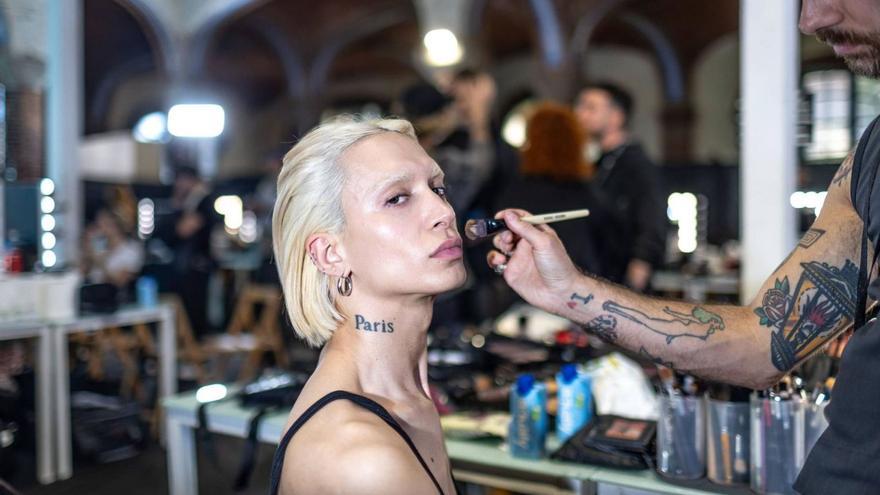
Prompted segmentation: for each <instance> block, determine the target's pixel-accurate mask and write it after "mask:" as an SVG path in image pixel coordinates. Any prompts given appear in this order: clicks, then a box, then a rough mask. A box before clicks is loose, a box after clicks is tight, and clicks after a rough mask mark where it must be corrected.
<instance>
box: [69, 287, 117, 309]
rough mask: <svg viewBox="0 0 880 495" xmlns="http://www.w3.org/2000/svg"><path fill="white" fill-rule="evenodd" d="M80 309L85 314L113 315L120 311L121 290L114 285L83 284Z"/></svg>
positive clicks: (80, 291)
mask: <svg viewBox="0 0 880 495" xmlns="http://www.w3.org/2000/svg"><path fill="white" fill-rule="evenodd" d="M79 309H80V311H82V312H84V313H112V312H114V311H116V310H117V309H119V289H117V288H116V286H115V285H113V284H83V286H82V287H80V288H79Z"/></svg>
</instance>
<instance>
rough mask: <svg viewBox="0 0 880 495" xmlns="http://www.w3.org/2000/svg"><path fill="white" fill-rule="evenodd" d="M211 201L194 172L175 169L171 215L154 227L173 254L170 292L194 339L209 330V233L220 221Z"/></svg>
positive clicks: (211, 263) (183, 167)
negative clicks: (183, 312) (179, 304)
mask: <svg viewBox="0 0 880 495" xmlns="http://www.w3.org/2000/svg"><path fill="white" fill-rule="evenodd" d="M213 199H214V198H213V197H212V195H211V192H210V189H209V188H208V186H207V185H206V184H205V183H204V182H203V181H202V180H201V178H200V177H199V174H198V171H197V170H196V169H195V168H193V167H190V166H188V165H180V166H178V167H176V168H175V175H174V189H173V192H172V196H171V209H172V212H171V214H170V215H167V216H166V218H164V219H162V221H161V222H159V223H158V224H157V226H156V234H155V236H156V237H158V238H160V239H161V240H162V241H164V242H165V244H166V245H167V246H168V247H169V248H170V249H171V251H172V252H173V253H174V261H173V266H172V273H173V277H172V279H171V287H170V290H171V291H172V292H175V293H177V294H178V295H179V296H180V298H181V300H182V301H183V305H184V307H185V308H186V312H187V316H188V317H189V320H190V325H191V326H192V329H193V331H194V332H195V333H196V335H197V336H201V335H204V334H205V333H209V330H210V329H209V326H210V325H209V323H208V316H207V314H208V313H207V305H208V281H209V279H210V276H211V272H212V271H213V270H214V268H215V267H216V263H215V260H214V257H213V256H212V254H211V232H212V231H213V229H214V227H215V226H216V224H217V222H218V220H219V218H218V216H217V214H216V212H215V211H214V204H213V203H214V201H213Z"/></svg>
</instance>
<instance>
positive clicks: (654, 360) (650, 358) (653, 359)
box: [639, 347, 675, 368]
mask: <svg viewBox="0 0 880 495" xmlns="http://www.w3.org/2000/svg"><path fill="white" fill-rule="evenodd" d="M639 356H641V357H643V358H645V359H647V360H648V361H651V362H652V363H654V364H657V365H660V366H666V367H667V368H675V365H674V364H672V361H664V360H663V359H661V358H659V357H657V356H654V355H653V354H651V353H650V352H648V350H647V349H645V348H644V347H640V348H639Z"/></svg>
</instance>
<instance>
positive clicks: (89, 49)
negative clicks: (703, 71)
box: [84, 0, 739, 132]
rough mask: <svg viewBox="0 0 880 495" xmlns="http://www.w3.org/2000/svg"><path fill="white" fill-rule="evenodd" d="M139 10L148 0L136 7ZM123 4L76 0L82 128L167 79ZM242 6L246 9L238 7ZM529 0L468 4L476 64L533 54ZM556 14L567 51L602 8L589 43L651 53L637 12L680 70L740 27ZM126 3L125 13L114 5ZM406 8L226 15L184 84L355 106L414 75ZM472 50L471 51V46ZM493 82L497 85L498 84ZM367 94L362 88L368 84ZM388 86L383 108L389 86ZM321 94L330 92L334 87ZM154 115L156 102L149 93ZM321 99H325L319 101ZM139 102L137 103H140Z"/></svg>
mask: <svg viewBox="0 0 880 495" xmlns="http://www.w3.org/2000/svg"><path fill="white" fill-rule="evenodd" d="M139 2H140V3H141V4H148V3H149V2H148V1H147V0H139ZM133 3H137V2H133V1H132V0H85V2H84V6H85V12H84V14H85V15H84V17H85V79H86V80H85V91H86V115H87V120H88V122H87V127H86V129H87V132H99V131H102V130H106V129H102V125H105V123H104V122H103V121H102V120H101V118H102V115H101V114H102V112H106V111H107V109H106V108H104V107H102V105H104V106H106V105H107V101H109V96H108V95H107V94H106V93H108V92H111V91H112V90H113V89H114V88H116V87H118V86H119V85H121V83H122V82H124V80H125V78H127V77H129V78H134V77H142V76H144V75H150V76H151V77H154V78H156V79H157V80H159V81H162V80H163V78H164V77H166V71H165V70H164V68H163V63H164V60H165V58H164V57H165V56H166V55H167V54H162V53H160V52H161V48H160V47H159V46H158V45H159V44H158V43H156V42H155V39H156V34H155V33H151V32H149V26H147V25H146V23H144V22H142V20H140V19H138V17H137V15H136V13H133V12H131V11H130V10H131V9H130V7H131V4H133ZM241 3H242V5H244V4H246V3H247V2H241ZM540 3H542V2H541V1H536V0H473V8H472V9H471V10H472V11H473V12H474V17H475V20H472V23H474V25H473V28H472V29H473V32H472V35H471V37H470V38H469V39H468V42H469V43H471V44H472V46H470V50H471V51H472V52H473V53H482V56H479V57H478V58H477V60H478V61H480V62H482V63H485V64H488V66H489V67H491V65H492V64H495V63H500V62H502V61H504V60H505V59H507V58H509V57H521V56H523V55H529V54H532V53H535V52H536V51H537V50H538V46H539V44H540V41H539V40H540V39H541V35H542V33H541V32H539V28H538V27H537V26H538V24H537V22H536V13H535V12H536V5H537V4H540ZM543 3H544V5H545V6H547V5H549V6H550V7H552V8H554V9H555V11H556V12H555V13H556V18H557V19H558V29H559V33H558V34H559V36H560V37H561V39H562V40H563V41H564V42H565V43H566V47H567V48H568V49H571V48H572V47H571V46H570V44H571V40H572V37H573V35H574V33H575V32H576V30H577V27H578V22H579V21H581V20H582V19H584V18H585V16H588V15H589V14H590V13H591V12H605V11H607V12H608V14H607V15H603V16H602V17H601V20H600V21H599V22H598V23H597V24H596V26H595V29H593V30H591V36H590V37H589V41H588V44H589V45H593V44H619V45H627V46H631V47H635V48H637V49H641V50H644V51H646V52H647V53H655V52H656V46H654V44H653V43H652V42H651V40H649V39H647V38H646V36H645V34H644V33H643V32H639V31H638V30H637V29H634V28H633V26H632V23H627V22H624V21H622V20H621V16H622V15H624V14H628V15H635V16H638V17H639V18H642V19H647V20H649V21H650V22H651V23H653V27H654V28H656V32H658V33H661V34H663V35H665V37H666V38H667V40H668V41H669V44H670V45H671V46H672V47H673V49H674V51H675V53H676V55H677V57H678V60H680V62H681V65H682V69H683V70H684V71H685V72H687V71H688V70H689V69H690V66H691V64H692V63H693V62H694V61H695V60H696V59H697V58H698V56H699V54H700V53H701V51H702V50H703V49H705V47H707V46H709V45H710V44H711V43H712V41H714V40H716V39H718V38H720V37H721V36H723V35H725V34H728V33H730V32H735V31H736V29H737V26H738V22H739V1H738V0H712V1H710V2H707V1H705V0H547V1H546V2H543ZM122 4H125V5H126V6H128V7H129V9H126V8H123V6H122ZM544 34H546V33H544ZM420 43H421V39H420V30H419V23H418V17H417V14H416V9H415V7H414V2H413V0H371V1H369V2H365V1H362V0H326V1H323V2H314V1H311V0H264V1H260V2H256V3H253V4H250V5H248V8H247V9H246V10H242V11H241V12H240V13H239V14H238V15H231V16H230V17H229V19H228V20H227V21H226V22H221V23H219V25H218V27H217V29H216V30H215V31H214V32H213V33H210V37H209V38H208V39H207V45H206V46H207V48H206V50H205V55H204V60H203V61H202V63H201V67H200V69H199V70H197V71H194V72H195V74H193V76H192V77H193V78H195V79H197V80H198V81H199V82H200V83H204V84H206V85H208V86H211V87H217V88H218V89H220V90H222V91H224V92H228V93H232V94H234V95H235V97H236V99H237V100H238V101H239V102H241V103H242V104H244V105H245V106H247V107H253V108H254V109H255V110H258V109H259V108H261V107H264V106H266V105H268V104H270V103H272V102H275V101H279V99H283V98H285V97H295V96H296V95H297V94H300V95H303V94H311V93H310V91H314V90H315V87H316V86H318V87H321V88H324V87H327V88H330V87H332V86H334V85H339V86H344V87H345V88H347V89H346V91H345V93H346V98H347V99H349V100H351V99H356V98H357V94H356V93H357V91H358V82H359V81H373V82H376V81H383V80H384V81H401V80H412V79H414V78H415V77H417V76H418V71H417V69H416V68H415V64H414V63H413V61H414V57H415V55H416V54H417V52H418V50H419V49H420ZM473 45H476V46H473ZM502 84H503V82H502ZM367 86H369V88H368V87H367ZM363 87H364V95H363V96H364V98H371V99H375V98H376V97H377V87H378V88H380V90H381V88H382V87H383V86H382V85H381V84H379V85H378V86H377V85H376V84H373V85H366V84H364V85H363ZM398 87H399V85H398V86H395V85H394V84H389V85H387V88H388V90H387V92H388V94H387V95H385V97H386V99H387V100H390V99H391V98H393V97H394V91H396V90H397V89H398ZM328 93H329V94H335V93H334V92H333V91H332V89H331V90H328ZM155 101H156V105H157V107H158V106H160V105H162V104H164V102H163V101H161V98H159V97H158V96H157V97H156V98H155ZM325 102H326V101H325ZM141 105H143V103H141Z"/></svg>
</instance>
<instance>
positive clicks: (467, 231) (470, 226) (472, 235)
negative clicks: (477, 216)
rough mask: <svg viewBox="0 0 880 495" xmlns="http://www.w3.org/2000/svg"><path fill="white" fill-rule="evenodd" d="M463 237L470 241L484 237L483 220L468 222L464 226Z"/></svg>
mask: <svg viewBox="0 0 880 495" xmlns="http://www.w3.org/2000/svg"><path fill="white" fill-rule="evenodd" d="M464 235H465V236H467V238H468V239H470V240H472V241H473V240H476V239H480V238H481V237H486V221H485V220H468V221H467V222H466V223H465V224H464Z"/></svg>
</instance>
